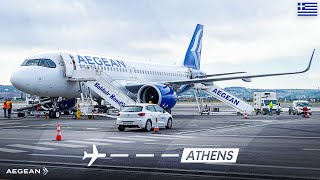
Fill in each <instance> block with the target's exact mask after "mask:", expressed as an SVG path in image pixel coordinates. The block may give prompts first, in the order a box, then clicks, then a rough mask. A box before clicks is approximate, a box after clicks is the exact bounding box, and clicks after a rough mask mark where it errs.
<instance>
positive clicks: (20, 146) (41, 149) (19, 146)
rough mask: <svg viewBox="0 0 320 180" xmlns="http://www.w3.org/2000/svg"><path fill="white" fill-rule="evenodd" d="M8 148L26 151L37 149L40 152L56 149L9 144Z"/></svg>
mask: <svg viewBox="0 0 320 180" xmlns="http://www.w3.org/2000/svg"><path fill="white" fill-rule="evenodd" d="M7 146H11V147H18V148H26V149H35V150H40V151H50V150H55V148H48V147H39V146H34V145H32V146H31V145H26V144H9V145H7Z"/></svg>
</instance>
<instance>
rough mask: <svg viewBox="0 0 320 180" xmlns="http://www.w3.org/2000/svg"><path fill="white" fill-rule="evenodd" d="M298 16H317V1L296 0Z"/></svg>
mask: <svg viewBox="0 0 320 180" xmlns="http://www.w3.org/2000/svg"><path fill="white" fill-rule="evenodd" d="M298 16H318V3H317V2H298Z"/></svg>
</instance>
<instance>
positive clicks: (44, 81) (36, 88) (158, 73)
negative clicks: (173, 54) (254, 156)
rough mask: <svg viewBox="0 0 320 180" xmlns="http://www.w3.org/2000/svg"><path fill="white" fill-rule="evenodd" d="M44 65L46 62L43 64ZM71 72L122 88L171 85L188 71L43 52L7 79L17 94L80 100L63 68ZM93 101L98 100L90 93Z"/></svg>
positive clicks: (187, 69)
mask: <svg viewBox="0 0 320 180" xmlns="http://www.w3.org/2000/svg"><path fill="white" fill-rule="evenodd" d="M61 53H64V54H67V55H69V56H70V57H71V59H72V61H73V63H72V64H66V63H68V62H65V61H64V59H63V58H62V56H61ZM37 60H40V61H41V60H51V61H52V62H53V63H54V64H52V62H50V63H51V66H50V67H49V66H48V64H47V65H43V66H41V65H39V64H43V63H41V62H40V63H39V64H38V65H37V64H36V62H37ZM47 63H48V62H47ZM70 66H72V68H73V69H74V70H80V71H81V70H83V73H86V70H87V69H98V70H100V71H103V72H105V73H106V74H108V75H109V76H110V77H112V79H113V80H115V81H117V82H119V83H120V84H122V85H123V86H126V85H127V84H131V83H143V84H148V83H156V82H162V81H164V82H165V81H175V80H187V79H190V78H191V77H190V76H191V73H190V69H189V68H187V67H184V66H174V65H163V64H156V63H151V62H147V61H134V60H128V59H122V58H110V57H105V56H98V55H89V54H83V53H74V52H60V51H54V52H46V53H41V54H37V55H34V56H31V57H29V58H28V59H26V60H25V62H24V63H23V64H22V65H21V66H20V67H19V69H18V70H17V71H16V72H14V74H13V75H12V77H11V82H12V84H13V85H14V86H15V87H16V88H17V89H19V90H21V91H23V92H26V93H29V94H34V95H39V96H49V97H67V98H77V97H80V91H79V83H78V82H74V81H68V78H67V77H66V68H70ZM193 73H194V74H204V73H203V72H202V71H196V72H195V71H194V72H193ZM92 95H93V97H94V98H100V97H99V96H98V95H97V94H96V93H94V92H93V93H92Z"/></svg>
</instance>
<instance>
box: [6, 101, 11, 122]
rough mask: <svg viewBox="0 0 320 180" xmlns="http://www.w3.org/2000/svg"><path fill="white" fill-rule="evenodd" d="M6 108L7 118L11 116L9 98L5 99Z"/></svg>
mask: <svg viewBox="0 0 320 180" xmlns="http://www.w3.org/2000/svg"><path fill="white" fill-rule="evenodd" d="M6 108H7V111H8V118H11V110H12V103H11V100H10V99H8V100H7V101H6Z"/></svg>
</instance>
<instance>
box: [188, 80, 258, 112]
mask: <svg viewBox="0 0 320 180" xmlns="http://www.w3.org/2000/svg"><path fill="white" fill-rule="evenodd" d="M194 88H195V95H196V100H197V103H198V108H199V112H200V109H202V106H203V105H202V103H203V101H202V100H201V99H200V96H199V95H198V94H199V91H200V90H203V91H205V92H206V93H207V94H209V95H210V96H213V97H214V98H216V99H218V100H220V101H221V102H223V103H225V104H227V105H229V106H230V107H232V108H234V109H235V110H236V111H237V113H241V114H244V113H247V114H253V112H254V108H253V107H252V106H251V105H250V104H248V103H247V102H245V101H243V100H241V99H240V98H239V97H236V96H234V95H233V94H231V93H229V92H227V91H225V90H223V89H222V88H220V87H219V86H217V85H215V84H213V85H210V86H206V85H203V84H200V83H199V84H196V85H195V87H194Z"/></svg>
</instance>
